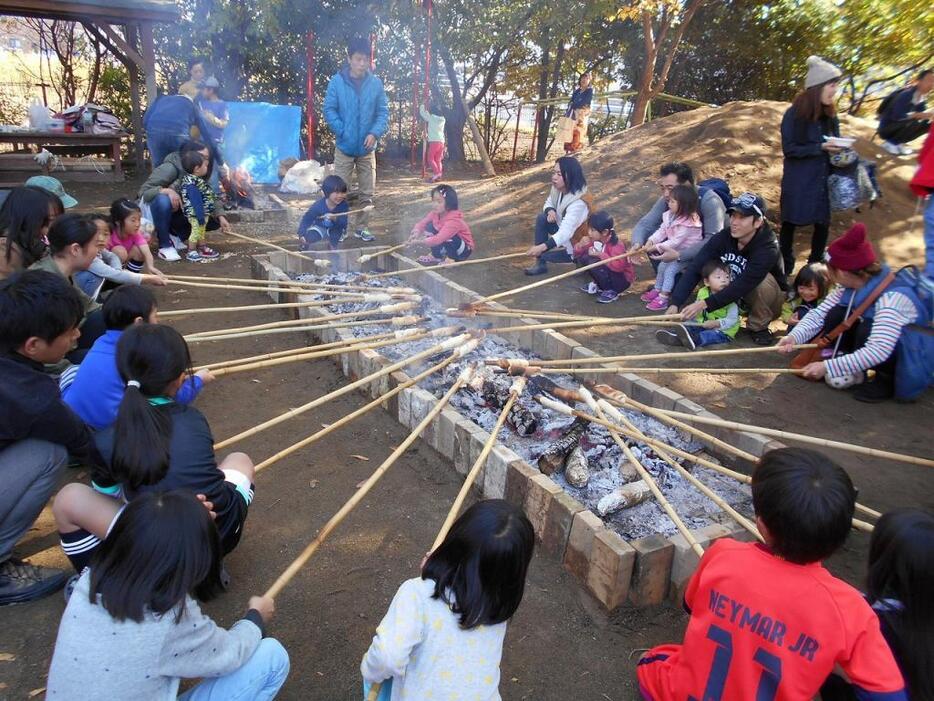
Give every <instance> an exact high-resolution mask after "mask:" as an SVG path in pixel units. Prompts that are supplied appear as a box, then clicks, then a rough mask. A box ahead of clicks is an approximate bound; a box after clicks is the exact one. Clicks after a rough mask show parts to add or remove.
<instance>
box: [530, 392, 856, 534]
mask: <svg viewBox="0 0 934 701" xmlns="http://www.w3.org/2000/svg"><path fill="white" fill-rule="evenodd" d="M538 401H539V403H541V404H543V405H544V406H547V407H548V408H550V409H554V410H555V411H558V412H560V413H562V414H566V415H568V416H576V417H579V418H582V419H584V420H585V421H589V422H591V423H595V424H597V425H598V426H603V427H604V428H607V429H614V430H617V431H619V432H620V433H622V434H624V435H626V436H629V437H630V438H632V439H634V440H637V441H639V442H640V443H645V444H646V445H647V446H650V447H651V448H654V449H655V450H664V451H667V452H669V453H672V454H674V455H677V456H678V457H681V458H684V459H685V460H689V461H690V462H693V463H694V464H696V465H700V466H701V467H706V468H707V469H708V470H713V471H714V472H717V473H719V474H721V475H726V476H727V477H732V478H733V479H735V480H738V481H739V482H743V483H744V484H752V477H750V476H749V475H744V474H743V473H742V472H736V471H735V470H731V469H730V468H728V467H724V466H723V465H718V464H717V463H715V462H713V461H711V460H708V459H707V458H702V457H701V456H700V455H694V454H692V453H689V452H687V451H685V450H681V449H680V448H676V447H674V446H673V445H669V444H667V443H663V442H662V441H657V440H655V439H654V438H649V437H648V436H644V435H643V436H641V437H640V436H639V435H637V434H636V433H635V432H633V431H630V430H629V429H628V428H625V427H623V426H619V425H617V424H611V423H610V422H608V421H605V420H603V419H601V418H599V417H597V416H593V415H592V414H587V413H585V412H583V411H578V410H576V409H572V408H571V407H569V406H568V405H566V404H562V403H561V402H556V401H552V400H550V399H547V398H546V397H541V398H538ZM853 528H856V529H858V530H861V531H867V532H871V531H872V528H873V526H872V524H870V523H866V522H865V521H860V520H858V519H855V518H854V519H853Z"/></svg>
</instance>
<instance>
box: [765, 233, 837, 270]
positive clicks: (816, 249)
mask: <svg viewBox="0 0 934 701" xmlns="http://www.w3.org/2000/svg"><path fill="white" fill-rule="evenodd" d="M797 228H798V225H797V224H792V223H791V222H789V221H783V222H782V231H781V234H780V235H779V239H778V243H779V246H780V247H781V249H782V260H783V261H784V262H785V275H787V276H788V277H791V273H792V271H794V268H795V252H794V244H795V229H797ZM829 234H830V224H826V223H816V224H814V233H813V234H811V255H809V256H808V263H821V262H823V260H824V249H825V248H826V247H827V236H828V235H829Z"/></svg>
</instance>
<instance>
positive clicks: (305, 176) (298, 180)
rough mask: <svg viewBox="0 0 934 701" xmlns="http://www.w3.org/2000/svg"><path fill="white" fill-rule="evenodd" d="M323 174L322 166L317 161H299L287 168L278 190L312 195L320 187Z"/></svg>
mask: <svg viewBox="0 0 934 701" xmlns="http://www.w3.org/2000/svg"><path fill="white" fill-rule="evenodd" d="M324 176H325V172H324V168H323V167H322V166H321V164H320V163H318V161H299V162H298V163H296V164H295V165H294V166H292V167H291V168H289V171H288V172H287V173H286V174H285V177H284V178H282V185H280V186H279V190H280V191H281V192H294V193H297V194H300V195H314V194H316V193H317V192H318V191H319V190H320V189H321V181H322V180H324Z"/></svg>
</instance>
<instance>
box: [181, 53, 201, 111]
mask: <svg viewBox="0 0 934 701" xmlns="http://www.w3.org/2000/svg"><path fill="white" fill-rule="evenodd" d="M207 74H208V67H207V65H205V62H204V59H203V58H198V57H197V56H196V57H194V58H192V59H189V61H188V80H186V81H185V82H184V83H182V84H181V85H179V86H178V94H179V95H186V96H187V97H189V98H191V99H192V100H194V99H195V98H196V97H198V93H199V91H200V89H201V81H203V80H204V76H206V75H207Z"/></svg>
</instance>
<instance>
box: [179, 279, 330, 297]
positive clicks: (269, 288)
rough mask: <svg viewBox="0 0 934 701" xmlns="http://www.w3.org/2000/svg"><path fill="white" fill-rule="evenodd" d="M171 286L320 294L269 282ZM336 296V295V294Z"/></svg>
mask: <svg viewBox="0 0 934 701" xmlns="http://www.w3.org/2000/svg"><path fill="white" fill-rule="evenodd" d="M169 284H172V285H182V286H184V287H206V288H209V289H215V290H246V291H248V292H282V293H286V294H300V295H313V294H318V293H317V291H316V290H306V289H305V288H303V287H289V286H288V285H287V284H283V285H281V286H279V287H276V286H275V285H276V283H275V282H271V281H270V282H268V283H267V287H257V286H255V285H228V284H227V283H222V282H218V283H214V282H194V281H192V280H169ZM335 294H336V293H335Z"/></svg>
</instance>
